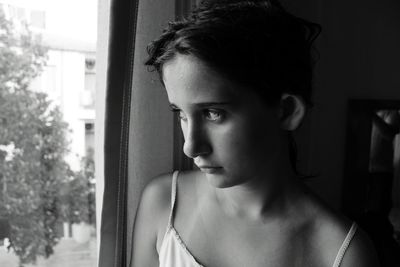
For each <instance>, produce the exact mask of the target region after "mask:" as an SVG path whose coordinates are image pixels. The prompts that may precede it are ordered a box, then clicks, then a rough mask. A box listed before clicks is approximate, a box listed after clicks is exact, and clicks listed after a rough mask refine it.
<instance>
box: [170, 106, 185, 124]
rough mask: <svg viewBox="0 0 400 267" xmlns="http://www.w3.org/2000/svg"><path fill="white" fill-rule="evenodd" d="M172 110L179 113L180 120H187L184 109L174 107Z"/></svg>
mask: <svg viewBox="0 0 400 267" xmlns="http://www.w3.org/2000/svg"><path fill="white" fill-rule="evenodd" d="M171 111H172V112H174V113H177V114H178V117H179V119H180V120H182V121H186V120H187V118H186V116H185V114H184V113H183V112H182V110H180V109H177V108H172V109H171Z"/></svg>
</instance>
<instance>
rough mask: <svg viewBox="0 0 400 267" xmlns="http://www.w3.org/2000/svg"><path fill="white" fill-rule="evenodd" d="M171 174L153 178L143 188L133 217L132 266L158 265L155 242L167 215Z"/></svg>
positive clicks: (166, 221) (164, 225) (164, 226)
mask: <svg viewBox="0 0 400 267" xmlns="http://www.w3.org/2000/svg"><path fill="white" fill-rule="evenodd" d="M171 176H172V174H164V175H160V176H158V177H155V178H153V179H152V180H151V181H150V182H149V183H148V184H147V185H146V187H145V188H144V190H143V192H142V196H141V199H140V204H139V207H138V211H137V213H136V218H135V226H134V233H133V248H134V249H133V257H132V258H133V266H134V267H136V266H138V267H139V266H158V252H157V244H158V243H160V241H159V240H160V235H161V233H162V231H163V230H164V229H166V226H167V223H168V217H169V207H170V201H169V199H170V194H171Z"/></svg>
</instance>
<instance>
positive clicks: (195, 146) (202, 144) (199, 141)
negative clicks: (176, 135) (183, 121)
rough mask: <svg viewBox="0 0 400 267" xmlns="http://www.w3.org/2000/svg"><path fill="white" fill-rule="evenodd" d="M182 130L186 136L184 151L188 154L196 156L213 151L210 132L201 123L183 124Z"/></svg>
mask: <svg viewBox="0 0 400 267" xmlns="http://www.w3.org/2000/svg"><path fill="white" fill-rule="evenodd" d="M182 131H183V136H184V138H185V142H184V145H183V152H184V153H185V155H186V156H188V157H189V158H196V157H198V156H204V155H207V154H209V153H211V151H212V149H211V144H210V142H209V137H208V134H207V132H206V130H205V129H203V127H202V126H201V125H196V124H195V123H188V124H187V125H186V126H183V125H182Z"/></svg>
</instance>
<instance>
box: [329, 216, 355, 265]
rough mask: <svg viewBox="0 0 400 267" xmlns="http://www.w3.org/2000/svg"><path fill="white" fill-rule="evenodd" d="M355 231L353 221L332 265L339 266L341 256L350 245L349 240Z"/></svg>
mask: <svg viewBox="0 0 400 267" xmlns="http://www.w3.org/2000/svg"><path fill="white" fill-rule="evenodd" d="M356 231H357V224H356V223H355V222H353V224H352V225H351V228H350V230H349V232H348V233H347V235H346V238H345V239H344V241H343V243H342V246H341V247H340V249H339V251H338V254H337V255H336V259H335V262H334V263H333V267H339V266H340V264H341V262H342V260H343V256H344V254H345V253H346V250H347V248H348V247H349V245H350V242H351V240H352V239H353V237H354V234H355V233H356Z"/></svg>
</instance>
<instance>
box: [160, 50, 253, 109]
mask: <svg viewBox="0 0 400 267" xmlns="http://www.w3.org/2000/svg"><path fill="white" fill-rule="evenodd" d="M162 78H163V81H164V84H165V88H166V90H167V94H168V98H169V100H170V102H171V103H174V102H179V101H180V100H190V101H193V102H202V101H209V100H212V99H213V98H218V99H219V98H230V99H239V98H241V97H243V95H246V94H248V91H249V90H246V89H245V88H244V87H243V86H241V85H239V84H237V83H235V82H233V81H230V80H229V79H227V78H225V77H224V76H223V75H221V74H220V73H219V72H217V71H216V70H214V69H213V68H211V67H209V66H207V65H206V64H205V63H204V62H203V61H201V60H200V59H198V58H196V57H194V56H191V55H180V54H178V55H177V56H175V57H174V58H173V59H171V60H170V61H167V62H166V63H165V64H164V66H163V77H162Z"/></svg>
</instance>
